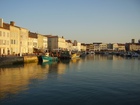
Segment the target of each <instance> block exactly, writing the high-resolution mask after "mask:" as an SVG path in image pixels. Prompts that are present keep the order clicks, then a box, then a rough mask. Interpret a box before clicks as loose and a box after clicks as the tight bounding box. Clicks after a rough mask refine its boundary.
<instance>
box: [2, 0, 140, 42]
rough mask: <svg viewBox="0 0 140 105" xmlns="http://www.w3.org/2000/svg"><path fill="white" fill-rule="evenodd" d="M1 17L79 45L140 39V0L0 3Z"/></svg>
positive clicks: (18, 0) (10, 0) (14, 0)
mask: <svg viewBox="0 0 140 105" xmlns="http://www.w3.org/2000/svg"><path fill="white" fill-rule="evenodd" d="M0 18H3V20H4V22H6V23H9V22H10V21H15V23H16V25H17V26H20V27H24V28H27V29H28V30H30V31H32V32H38V33H40V34H52V35H58V36H60V37H61V36H64V38H65V39H70V40H77V41H79V42H82V43H93V42H103V43H109V42H110V43H115V42H118V43H126V42H130V41H131V39H132V38H134V39H135V40H136V41H137V40H138V39H140V0H0Z"/></svg>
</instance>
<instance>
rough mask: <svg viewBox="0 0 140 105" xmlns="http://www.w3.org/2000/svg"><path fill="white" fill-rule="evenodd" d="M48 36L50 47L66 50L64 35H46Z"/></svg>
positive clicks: (50, 48) (50, 49) (51, 48)
mask: <svg viewBox="0 0 140 105" xmlns="http://www.w3.org/2000/svg"><path fill="white" fill-rule="evenodd" d="M46 36H47V38H48V49H49V51H53V50H66V42H65V39H64V38H63V37H58V36H52V35H46Z"/></svg>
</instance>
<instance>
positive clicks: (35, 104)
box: [0, 55, 140, 105]
mask: <svg viewBox="0 0 140 105" xmlns="http://www.w3.org/2000/svg"><path fill="white" fill-rule="evenodd" d="M139 99H140V59H138V58H122V57H118V56H112V55H109V56H102V55H88V56H86V57H84V58H80V59H73V60H63V61H60V62H48V63H43V64H38V63H28V64H24V65H15V66H11V67H2V68H0V105H140V101H139Z"/></svg>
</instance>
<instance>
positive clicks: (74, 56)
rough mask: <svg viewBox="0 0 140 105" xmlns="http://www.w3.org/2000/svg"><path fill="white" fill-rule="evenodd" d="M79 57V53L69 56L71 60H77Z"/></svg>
mask: <svg viewBox="0 0 140 105" xmlns="http://www.w3.org/2000/svg"><path fill="white" fill-rule="evenodd" d="M79 57H80V54H79V53H74V54H71V59H74V58H79Z"/></svg>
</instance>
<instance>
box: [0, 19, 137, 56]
mask: <svg viewBox="0 0 140 105" xmlns="http://www.w3.org/2000/svg"><path fill="white" fill-rule="evenodd" d="M38 50H39V51H42V52H45V51H46V50H49V51H54V50H57V51H58V50H68V51H102V50H116V51H126V50H140V41H139V43H127V44H118V43H116V44H104V43H92V44H85V43H80V42H77V41H76V40H74V41H73V42H72V40H66V39H65V38H64V37H63V36H62V37H59V36H57V35H56V36H54V35H42V34H39V33H35V32H30V31H29V30H28V29H26V28H22V27H19V26H16V25H15V22H14V21H10V23H5V22H3V19H1V18H0V55H13V54H20V55H22V54H27V53H28V54H33V53H35V52H36V51H38Z"/></svg>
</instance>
